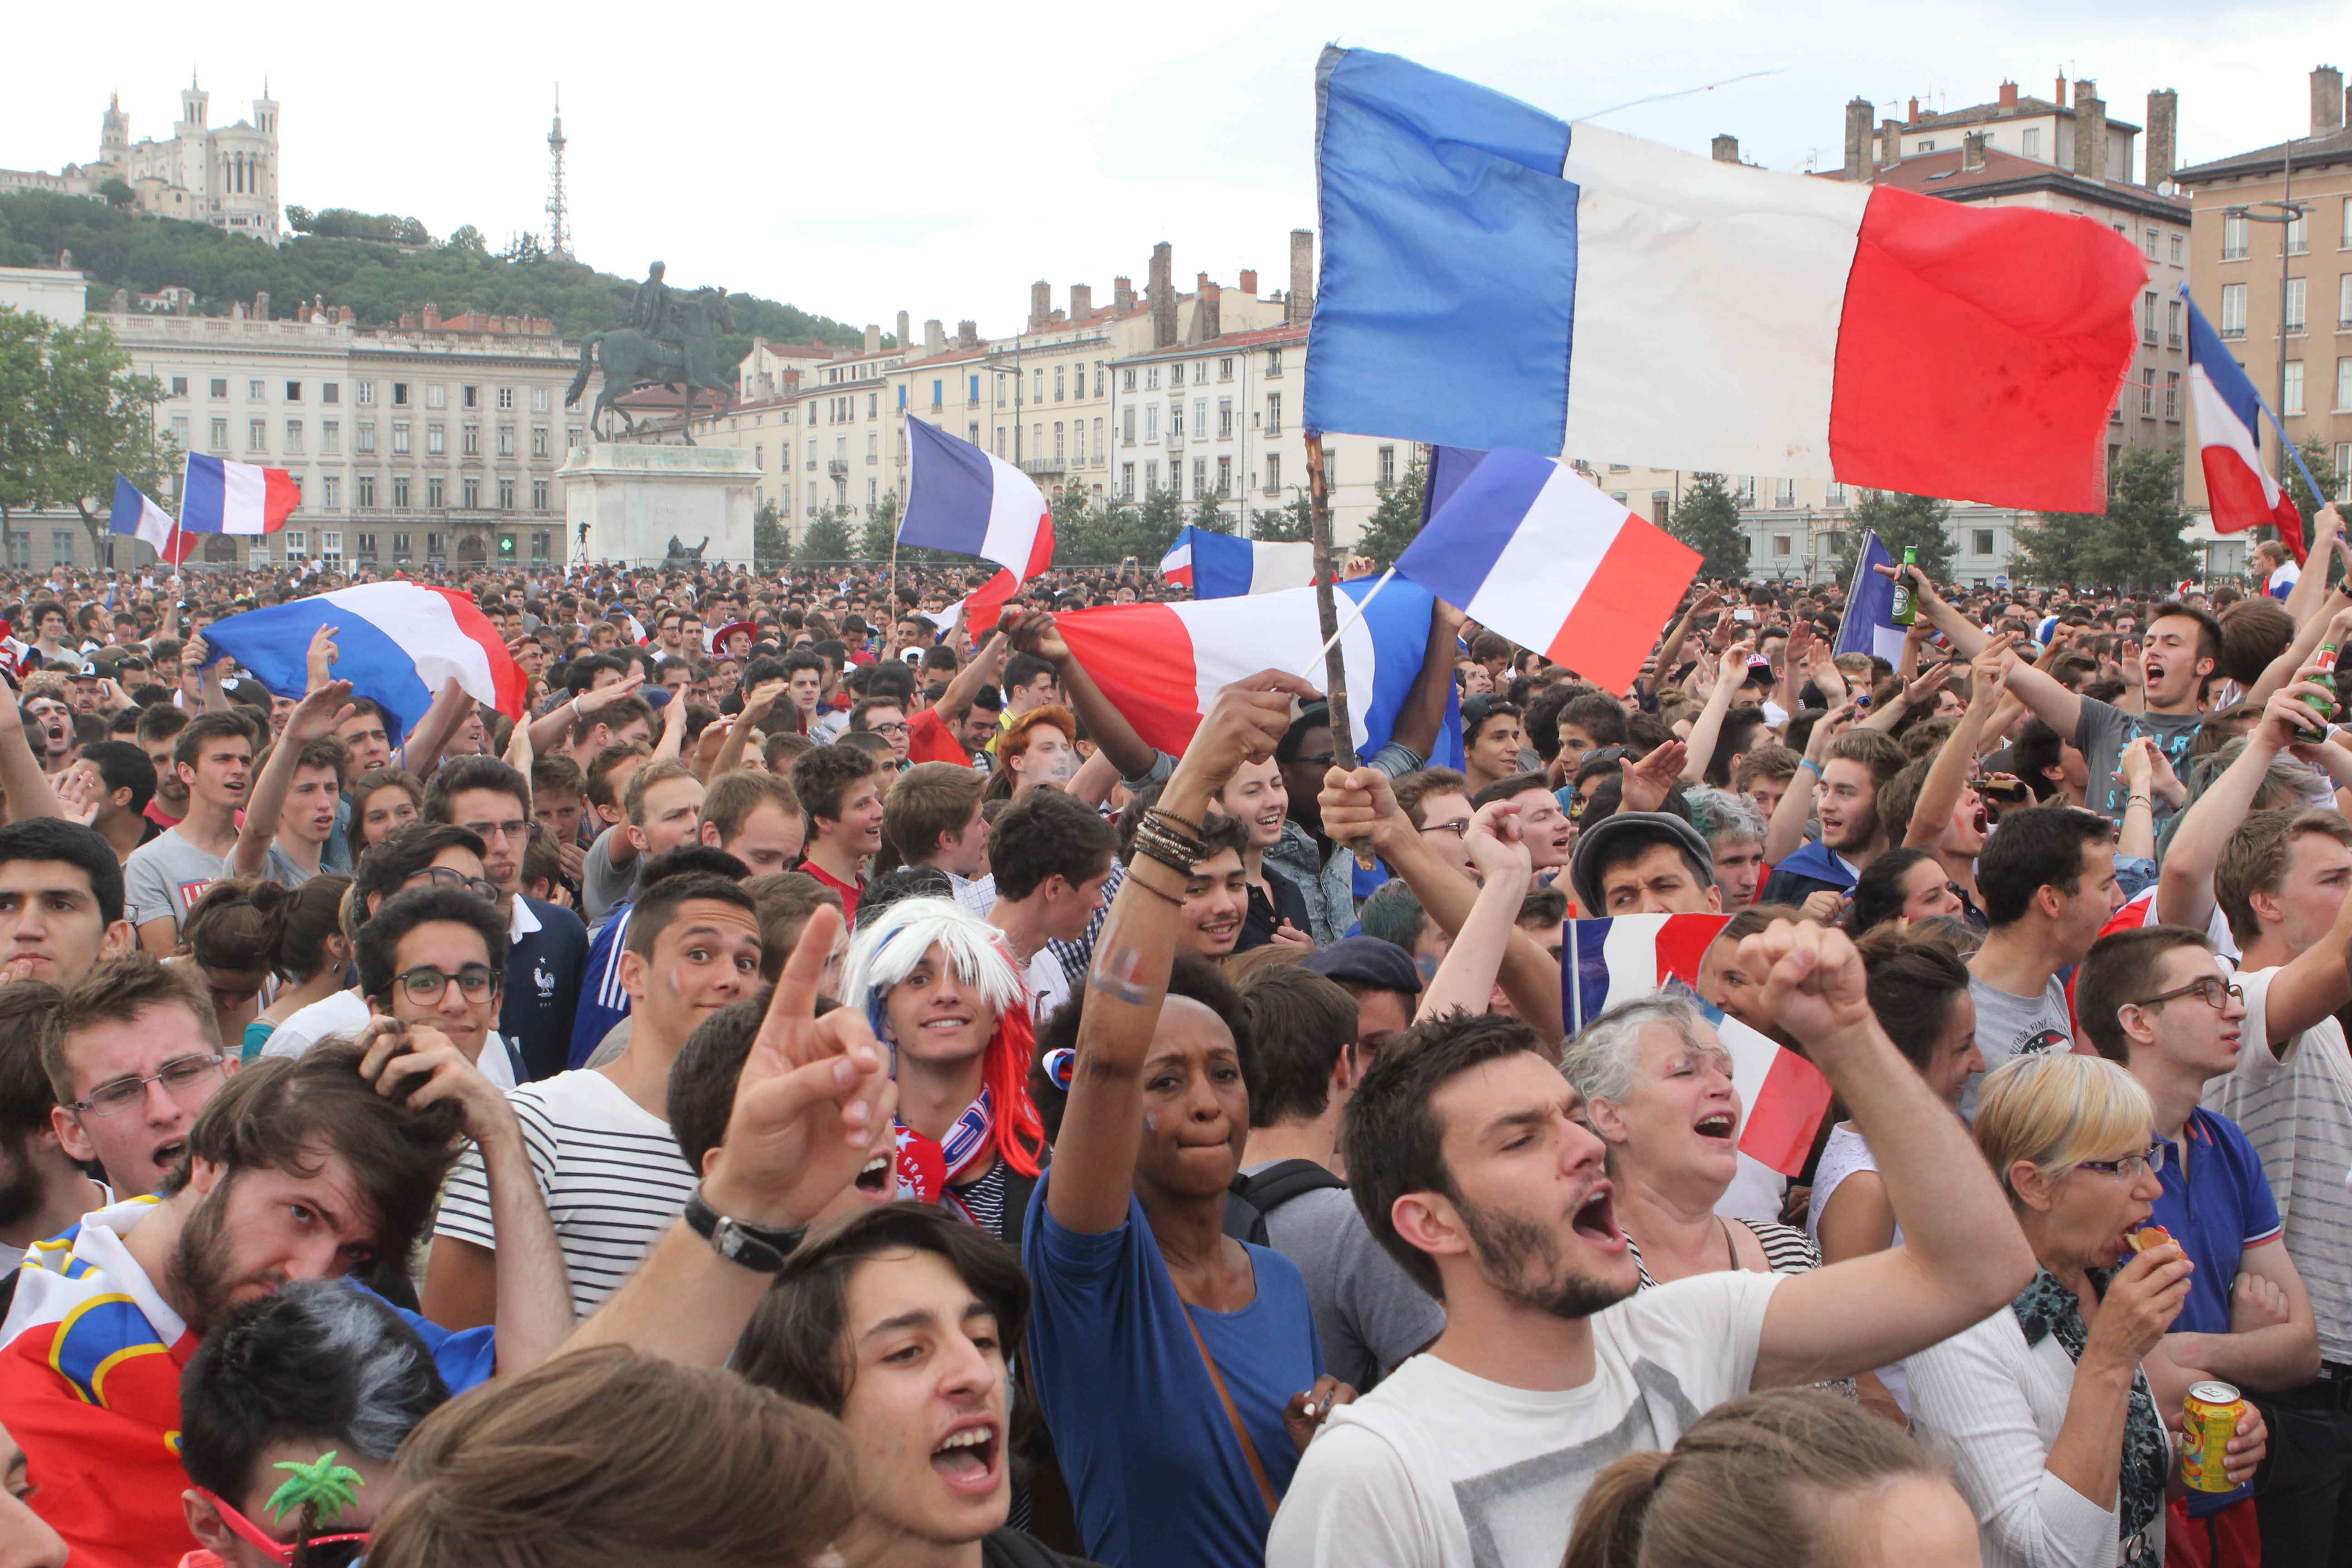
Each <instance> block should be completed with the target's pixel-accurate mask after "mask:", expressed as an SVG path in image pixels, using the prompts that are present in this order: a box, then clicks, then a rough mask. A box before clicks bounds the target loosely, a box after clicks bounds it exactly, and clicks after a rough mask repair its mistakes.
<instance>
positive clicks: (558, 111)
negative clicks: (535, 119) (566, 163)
mask: <svg viewBox="0 0 2352 1568" xmlns="http://www.w3.org/2000/svg"><path fill="white" fill-rule="evenodd" d="M547 248H548V250H549V252H550V253H551V254H552V255H555V256H562V257H566V258H568V257H570V256H571V254H572V212H571V205H570V203H568V202H567V201H566V200H565V199H564V195H563V89H562V86H561V85H559V86H558V87H557V88H556V89H555V123H554V124H553V125H552V126H551V127H550V128H549V130H548V132H547Z"/></svg>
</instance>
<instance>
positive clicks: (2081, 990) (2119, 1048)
mask: <svg viewBox="0 0 2352 1568" xmlns="http://www.w3.org/2000/svg"><path fill="white" fill-rule="evenodd" d="M2183 947H2193V948H2195V949H2196V950H2197V951H2198V952H2204V953H2210V952H2212V951H2213V950H2212V949H2211V948H2210V947H2209V946H2207V945H2206V942H2205V937H2204V933H2203V932H2201V931H2192V930H2190V929H2189V927H2187V926H2170V925H2156V926H2133V927H2131V928H2129V929H2127V930H2125V931H2110V932H2108V933H2107V934H2106V935H2105V936H2103V937H2101V938H2100V939H2099V940H2098V941H2096V942H2093V943H2092V944H2091V951H2090V953H2089V954H2088V956H2086V957H2085V958H2084V960H2083V966H2082V967H2081V968H2080V969H2078V970H2076V971H2075V972H2074V1016H2075V1019H2076V1021H2077V1022H2078V1023H2079V1024H2080V1025H2081V1026H2082V1029H2083V1033H2084V1034H2085V1035H2087V1036H2089V1037H2090V1039H2091V1044H2092V1045H2093V1046H2095V1047H2097V1049H2098V1053H2099V1054H2100V1055H2101V1056H2103V1057H2105V1058H2107V1059H2108V1060H2109V1061H2111V1062H2121V1063H2122V1064H2123V1065H2124V1066H2126V1067H2129V1066H2131V1042H2130V1041H2128V1040H2126V1038H2125V1037H2124V1025H2123V1020H2122V1019H2121V1018H2119V1017H2117V1016H2116V1011H2117V1009H2119V1008H2121V1007H2122V1006H2123V1005H2125V1004H2126V1003H2127V1002H2138V1001H2142V1000H2145V999H2146V998H2147V994H2148V993H2149V992H2150V991H2151V990H2153V989H2154V988H2155V985H2156V966H2157V962H2158V960H2159V959H2161V958H2162V957H2163V956H2164V955H2165V954H2166V953H2168V952H2172V951H2173V950H2175V949H2176V948H2183Z"/></svg>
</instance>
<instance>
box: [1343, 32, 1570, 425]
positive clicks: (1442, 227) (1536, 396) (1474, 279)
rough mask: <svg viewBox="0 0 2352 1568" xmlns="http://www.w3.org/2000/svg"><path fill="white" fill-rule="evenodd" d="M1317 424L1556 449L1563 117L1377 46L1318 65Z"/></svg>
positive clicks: (1566, 261)
mask: <svg viewBox="0 0 2352 1568" xmlns="http://www.w3.org/2000/svg"><path fill="white" fill-rule="evenodd" d="M1316 105H1317V108H1316V136H1315V154H1316V172H1317V176H1318V184H1319V190H1320V210H1321V216H1322V222H1323V246H1324V249H1323V267H1322V277H1321V282H1320V287H1319V288H1318V290H1317V294H1316V300H1315V321H1314V326H1313V329H1312V331H1311V334H1310V336H1309V338H1308V340H1307V398H1306V408H1305V413H1306V426H1307V429H1309V430H1344V431H1349V432H1351V433H1353V434H1356V435H1363V436H1393V437H1406V438H1410V439H1412V440H1417V441H1428V442H1433V443H1435V444H1438V445H1443V446H1455V447H1475V448H1481V449H1485V448H1492V447H1525V448H1527V449H1528V450H1530V451H1538V452H1547V451H1549V452H1556V451H1558V450H1559V445H1560V441H1561V439H1562V437H1563V436H1564V434H1565V431H1566V428H1567V424H1568V368H1569V351H1570V344H1571V342H1572V341H1573V338H1574V335H1575V326H1576V271H1577V264H1576V245H1577V210H1576V205H1577V187H1576V186H1575V185H1574V184H1571V183H1570V182H1569V181H1567V180H1564V179H1562V178H1561V177H1560V169H1561V166H1562V164H1563V163H1565V161H1566V159H1567V156H1568V147H1569V127H1568V124H1567V122H1566V121H1562V120H1559V119H1558V118H1556V117H1554V116H1552V115H1549V114H1546V113H1545V112H1543V111H1542V110H1538V109H1535V108H1532V107H1530V106H1528V105H1527V104H1524V103H1521V102H1519V101H1518V100H1516V99H1512V98H1507V97H1505V96H1504V95H1503V94H1501V93H1498V92H1492V91H1489V90H1488V89H1485V88H1482V87H1477V86H1475V85H1474V84H1472V83H1470V82H1466V81H1463V80H1462V79H1459V78H1456V77H1450V76H1446V75H1444V73H1443V72H1439V71H1433V70H1430V69H1428V68H1424V67H1422V66H1417V65H1415V64H1413V63H1412V61H1410V60H1406V59H1402V58H1398V57H1397V56H1394V55H1383V54H1375V53H1373V52H1371V51H1370V50H1367V49H1339V48H1327V49H1325V50H1324V51H1323V58H1322V60H1321V62H1320V64H1319V65H1318V67H1317V68H1316Z"/></svg>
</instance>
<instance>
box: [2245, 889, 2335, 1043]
mask: <svg viewBox="0 0 2352 1568" xmlns="http://www.w3.org/2000/svg"><path fill="white" fill-rule="evenodd" d="M2347 963H2352V898H2347V899H2346V900H2344V901H2343V903H2341V904H2340V905H2338V906H2337V908H2336V923H2335V924H2334V925H2332V926H2330V927H2329V928H2328V930H2327V931H2326V934H2324V935H2323V936H2321V937H2320V938H2319V940H2318V941H2316V942H2313V943H2312V944H2311V945H2310V946H2309V947H2307V948H2305V949H2304V950H2303V951H2302V952H2298V953H2296V954H2295V955H2294V957H2293V958H2290V959H2288V960H2287V961H2286V964H2285V966H2284V968H2282V969H2281V970H2280V971H2279V972H2278V973H2276V974H2274V975H2273V976H2272V977H2271V988H2270V994H2269V997H2268V1005H2266V1006H2265V1007H2263V1030H2264V1032H2265V1033H2266V1034H2268V1035H2269V1037H2270V1040H2269V1044H2270V1047H2271V1049H2272V1050H2273V1052H2277V1053H2284V1050H2285V1048H2286V1045H2287V1042H2289V1041H2290V1040H2292V1039H2294V1037H2295V1036H2297V1035H2299V1034H2301V1033H2303V1031H2304V1030H2305V1029H2308V1028H2311V1027H2313V1026H2315V1025H2317V1024H2319V1023H2321V1022H2323V1021H2324V1020H2326V1018H2328V1017H2329V1016H2332V1015H2334V1014H2336V1013H2339V1012H2341V1011H2343V1010H2344V1008H2345V1006H2346V1005H2347V1004H2352V973H2347V968H2346V966H2347Z"/></svg>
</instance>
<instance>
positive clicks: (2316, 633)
mask: <svg viewBox="0 0 2352 1568" xmlns="http://www.w3.org/2000/svg"><path fill="white" fill-rule="evenodd" d="M2336 547H2337V549H2338V550H2346V546H2345V544H2344V541H2343V540H2342V539H2341V538H2340V537H2339V538H2338V539H2337V541H2336ZM2346 552H2347V554H2352V550H2346ZM2347 564H2352V562H2347ZM2347 637H2352V595H2346V593H2345V592H2344V589H2343V588H2342V587H2341V586H2339V587H2337V588H2336V589H2334V590H2333V591H2332V592H2330V593H2329V594H2328V595H2327V602H2326V604H2325V605H2322V606H2321V607H2320V611H2319V613H2318V614H2316V615H2315V616H2312V617H2311V619H2309V620H2307V621H2305V622H2304V623H2303V625H2302V626H2301V627H2299V628H2298V629H2297V630H2296V632H2295V635H2294V642H2292V643H2290V644H2289V645H2288V646H2287V648H2286V650H2285V651H2284V653H2282V654H2280V655H2279V656H2278V657H2277V658H2274V659H2273V660H2271V661H2270V663H2269V664H2268V665H2266V666H2265V667H2264V668H2263V673H2262V675H2261V676H2260V677H2259V678H2258V679H2256V680H2255V681H2254V684H2253V685H2252V687H2251V688H2249V689H2248V690H2247V692H2246V694H2245V696H2243V697H2242V698H2240V699H2239V700H2240V701H2241V702H2252V703H2255V704H2261V703H2264V702H2268V701H2269V700H2271V693H2272V692H2273V691H2276V690H2277V689H2279V688H2280V687H2282V686H2284V685H2285V684H2286V683H2287V682H2288V681H2290V680H2292V679H2294V672H2295V671H2296V670H2298V669H2301V668H2303V667H2304V666H2305V665H2306V664H2309V663H2310V662H2311V656H2312V655H2314V654H2315V653H2317V652H2318V651H2319V645H2320V644H2321V643H2323V642H2332V643H2334V644H2335V645H2336V647H2339V648H2341V647H2343V646H2344V644H2345V640H2346V639H2347Z"/></svg>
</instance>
